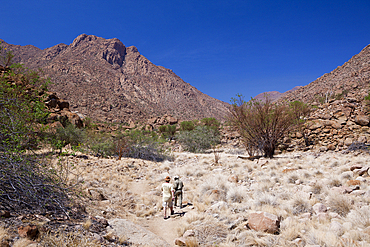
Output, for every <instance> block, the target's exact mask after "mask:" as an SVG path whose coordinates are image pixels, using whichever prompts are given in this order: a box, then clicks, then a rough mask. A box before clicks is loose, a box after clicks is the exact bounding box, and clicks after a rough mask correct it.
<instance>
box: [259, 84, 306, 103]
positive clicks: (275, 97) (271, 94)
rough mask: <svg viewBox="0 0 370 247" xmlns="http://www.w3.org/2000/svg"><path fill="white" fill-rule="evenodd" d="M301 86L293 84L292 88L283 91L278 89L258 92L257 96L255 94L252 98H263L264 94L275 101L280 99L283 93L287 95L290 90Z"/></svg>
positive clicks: (292, 90)
mask: <svg viewBox="0 0 370 247" xmlns="http://www.w3.org/2000/svg"><path fill="white" fill-rule="evenodd" d="M301 87H302V86H295V87H294V88H292V89H290V90H288V91H286V92H284V93H280V92H278V91H269V92H264V93H260V94H258V95H257V96H255V97H254V99H257V100H264V99H265V96H268V97H269V98H270V99H271V100H272V101H276V100H278V99H280V98H281V97H284V96H285V95H287V94H289V93H291V92H294V91H295V90H297V89H299V88H301Z"/></svg>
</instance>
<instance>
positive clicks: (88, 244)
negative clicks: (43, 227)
mask: <svg viewBox="0 0 370 247" xmlns="http://www.w3.org/2000/svg"><path fill="white" fill-rule="evenodd" d="M39 245H40V246H68V247H97V246H101V244H100V243H98V242H97V240H92V239H90V238H87V237H86V236H84V235H82V234H79V233H74V232H69V233H65V232H63V231H62V230H61V231H59V232H57V233H55V234H51V233H48V234H43V235H41V237H40V243H39ZM19 247H20V246H19Z"/></svg>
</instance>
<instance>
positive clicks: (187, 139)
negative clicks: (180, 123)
mask: <svg viewBox="0 0 370 247" xmlns="http://www.w3.org/2000/svg"><path fill="white" fill-rule="evenodd" d="M177 140H178V141H179V142H180V144H181V145H182V146H183V147H184V149H185V150H186V151H189V152H193V153H196V152H203V151H205V150H206V149H210V148H212V146H214V145H216V144H218V143H219V142H220V136H219V134H218V132H216V131H215V130H214V129H212V128H208V127H207V126H197V127H195V129H194V130H192V131H189V130H185V131H181V132H180V133H179V134H178V135H177Z"/></svg>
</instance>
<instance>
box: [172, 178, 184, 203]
mask: <svg viewBox="0 0 370 247" xmlns="http://www.w3.org/2000/svg"><path fill="white" fill-rule="evenodd" d="M174 179H175V182H174V183H173V189H174V191H175V193H174V194H175V200H174V204H175V206H179V207H180V208H182V189H183V187H184V184H183V182H182V181H181V180H180V178H179V176H175V177H174ZM177 202H179V203H177Z"/></svg>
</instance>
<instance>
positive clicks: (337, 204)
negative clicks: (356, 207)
mask: <svg viewBox="0 0 370 247" xmlns="http://www.w3.org/2000/svg"><path fill="white" fill-rule="evenodd" d="M328 204H329V206H330V208H331V210H332V211H334V212H336V213H337V214H339V215H340V216H342V217H345V216H346V215H347V214H348V213H349V211H350V210H351V208H352V200H351V199H350V198H349V196H348V195H341V194H338V193H335V194H334V195H330V196H329V199H328Z"/></svg>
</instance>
